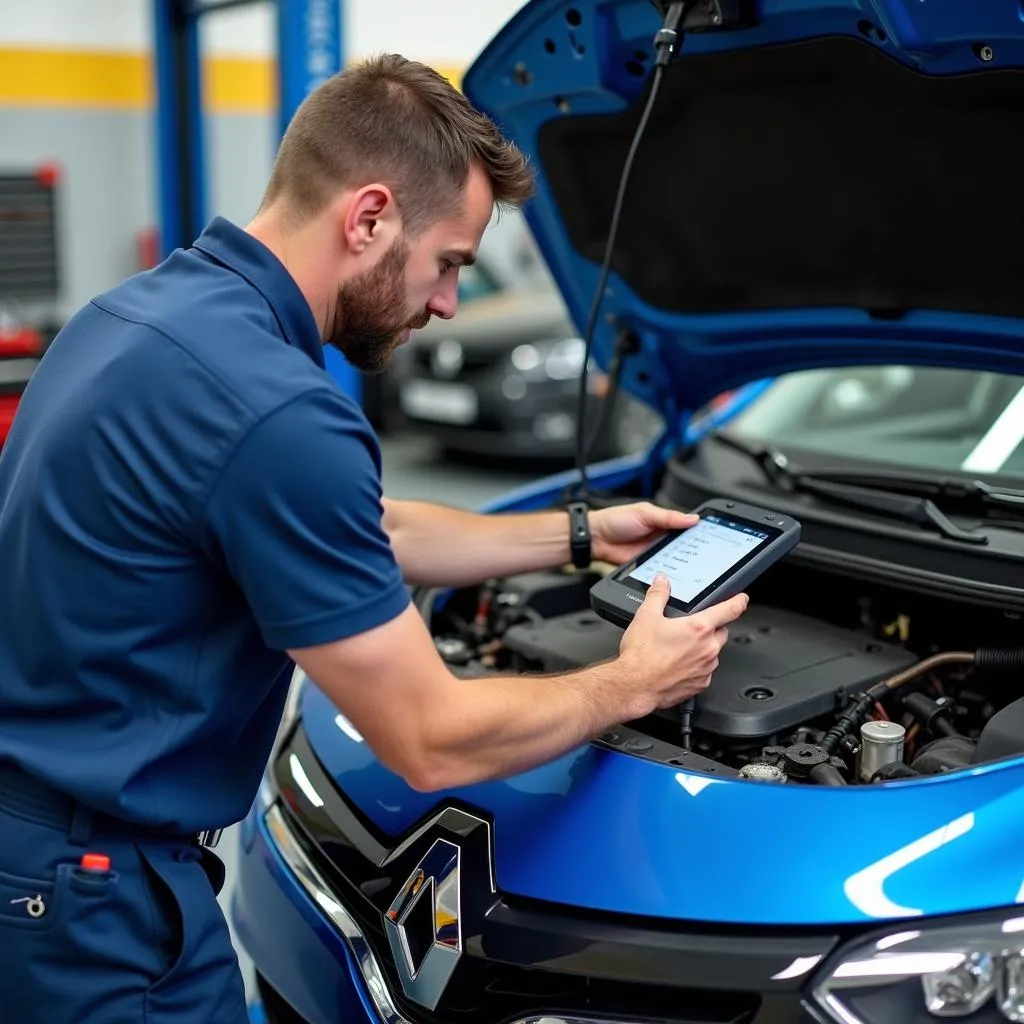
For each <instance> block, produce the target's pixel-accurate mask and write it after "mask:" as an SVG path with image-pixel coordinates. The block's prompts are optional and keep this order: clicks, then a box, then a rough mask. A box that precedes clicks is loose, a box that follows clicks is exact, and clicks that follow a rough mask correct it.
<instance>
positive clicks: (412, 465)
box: [217, 437, 547, 993]
mask: <svg viewBox="0 0 1024 1024" xmlns="http://www.w3.org/2000/svg"><path fill="white" fill-rule="evenodd" d="M382 449H383V455H384V491H385V494H386V495H387V496H388V497H391V498H421V499H424V500H430V501H438V502H441V503H443V504H445V505H454V506H458V507H460V508H475V507H477V506H479V505H481V504H482V503H484V502H486V501H489V500H491V499H492V498H495V497H497V496H499V495H500V494H502V493H503V492H505V491H508V490H511V489H512V488H514V487H518V486H519V485H521V484H523V483H526V482H527V481H529V480H531V479H535V478H536V477H537V476H539V475H542V474H543V473H544V472H546V471H547V470H540V471H539V472H538V473H536V474H528V473H526V472H525V471H524V470H523V468H522V467H517V469H516V470H509V471H504V472H503V471H502V470H501V469H500V468H494V467H489V468H486V469H484V468H480V467H478V466H468V465H462V464H460V463H452V462H449V461H443V460H442V459H441V458H440V457H439V454H438V452H437V451H436V450H435V449H434V447H433V446H432V445H431V444H429V443H428V442H425V441H422V440H420V439H417V438H414V437H395V438H393V439H387V440H385V441H384V442H383V443H382ZM237 842H238V835H237V828H236V829H231V830H229V831H228V832H226V833H225V834H224V837H223V839H222V840H221V844H220V846H219V848H218V851H217V852H218V853H219V854H220V856H221V857H222V858H223V859H224V861H225V863H226V865H227V872H228V881H227V884H226V885H225V887H224V890H223V892H222V893H221V904H222V906H223V907H224V910H225V913H226V912H227V909H228V903H229V901H230V899H231V892H232V882H233V879H234V876H235V863H236V859H237ZM238 953H239V959H240V960H241V963H242V970H243V973H244V974H245V979H246V986H247V987H248V988H249V990H250V993H251V991H252V988H251V986H252V974H251V971H252V965H251V964H250V962H249V959H248V957H247V956H246V955H245V953H244V951H243V950H242V949H241V948H239V950H238Z"/></svg>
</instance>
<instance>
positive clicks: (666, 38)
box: [576, 0, 694, 505]
mask: <svg viewBox="0 0 1024 1024" xmlns="http://www.w3.org/2000/svg"><path fill="white" fill-rule="evenodd" d="M693 3H694V0H675V2H673V3H671V4H669V7H668V10H667V11H666V12H665V20H664V21H663V22H662V25H661V28H660V29H659V30H658V31H657V33H656V34H655V36H654V48H655V53H656V56H655V62H654V74H653V77H652V79H651V91H650V94H649V95H648V97H647V104H646V106H645V107H644V111H643V113H642V114H641V115H640V121H639V123H638V124H637V126H636V132H634V134H633V142H632V144H631V145H630V147H629V152H628V153H627V154H626V162H625V164H624V165H623V168H622V175H621V177H620V178H619V190H618V194H617V196H616V197H615V207H614V209H613V212H612V219H611V224H610V225H609V228H608V241H607V243H606V244H605V250H604V260H603V261H602V263H601V274H600V277H599V278H598V282H597V289H596V290H595V292H594V301H593V303H592V304H591V307H590V316H589V318H588V320H587V328H586V331H585V332H584V335H583V342H584V346H583V368H582V369H581V371H580V388H579V407H578V410H577V417H576V468H577V470H578V472H579V477H580V480H579V485H578V488H577V490H576V500H578V501H583V502H585V503H587V504H588V505H589V504H590V480H589V478H588V477H587V465H586V463H587V453H588V449H589V447H590V446H589V444H588V443H587V433H586V422H587V421H586V402H587V383H588V375H587V367H588V365H589V363H590V351H591V349H592V347H593V344H594V331H595V330H596V328H597V319H598V316H599V315H600V313H601V302H602V300H603V299H604V290H605V287H606V286H607V283H608V274H609V273H610V270H611V262H612V254H613V253H614V251H615V239H616V236H617V235H618V233H619V220H620V219H621V217H622V206H623V203H624V201H625V198H626V189H627V188H628V186H629V178H630V174H631V173H632V171H633V162H634V161H635V160H636V154H637V151H638V150H639V148H640V142H641V140H642V139H643V137H644V132H646V130H647V123H648V121H650V118H651V112H652V111H653V110H654V104H655V102H656V100H657V98H658V92H659V90H660V89H661V81H662V79H663V78H664V75H665V68H666V67H668V65H669V63H670V62H671V60H672V58H673V56H674V55H675V54H676V52H677V50H678V49H679V46H680V45H681V43H682V32H681V31H680V28H679V26H680V25H681V24H682V22H683V16H684V15H685V14H686V12H687V10H688V8H690V7H691V6H692V5H693Z"/></svg>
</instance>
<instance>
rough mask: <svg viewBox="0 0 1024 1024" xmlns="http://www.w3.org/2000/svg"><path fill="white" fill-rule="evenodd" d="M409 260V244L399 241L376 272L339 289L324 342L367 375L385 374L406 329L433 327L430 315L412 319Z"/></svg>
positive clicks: (371, 270) (369, 271) (363, 275)
mask: <svg viewBox="0 0 1024 1024" xmlns="http://www.w3.org/2000/svg"><path fill="white" fill-rule="evenodd" d="M408 259H409V246H408V244H407V243H406V242H405V241H404V240H403V239H401V238H400V239H397V240H396V241H395V242H394V244H393V245H392V246H391V248H390V249H388V251H387V252H386V253H384V255H383V256H382V257H381V259H380V261H379V262H378V263H377V265H376V266H375V267H372V268H371V269H370V270H367V271H366V272H365V273H363V274H360V275H359V276H358V277H356V278H353V279H352V280H350V281H346V282H345V283H344V284H343V285H342V286H341V287H340V288H339V289H338V302H337V305H336V306H335V309H334V320H333V322H332V323H331V326H330V330H329V331H328V333H327V337H326V338H325V339H324V340H325V341H326V342H327V344H328V345H333V346H334V347H335V348H336V349H337V350H338V351H339V352H341V354H342V355H343V356H344V357H345V358H346V359H347V360H348V362H349V363H350V364H351V365H352V366H354V367H355V368H356V369H357V370H359V371H361V372H362V373H368V374H379V373H383V372H384V371H385V370H386V369H387V368H388V366H389V365H390V363H391V357H392V355H394V352H395V349H396V348H398V346H399V345H400V344H401V342H402V335H403V333H404V332H405V330H406V328H412V329H413V330H419V329H420V328H422V327H426V326H427V324H428V323H429V322H430V314H429V313H426V312H424V313H421V314H419V315H418V316H416V317H414V318H413V319H411V320H410V319H409V313H408V307H407V306H406V298H405V265H406V263H407V262H408Z"/></svg>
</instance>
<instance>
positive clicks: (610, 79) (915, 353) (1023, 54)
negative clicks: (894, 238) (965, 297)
mask: <svg viewBox="0 0 1024 1024" xmlns="http://www.w3.org/2000/svg"><path fill="white" fill-rule="evenodd" d="M569 8H572V9H573V10H575V11H576V12H578V15H579V17H578V19H577V18H575V17H574V18H573V21H574V22H577V21H578V24H575V25H570V24H568V23H567V20H566V12H567V10H568V9H569ZM757 11H758V21H759V24H758V25H757V26H756V27H752V28H745V29H742V30H737V31H728V32H717V33H716V32H705V33H695V34H691V35H689V36H688V37H687V38H686V40H685V44H684V46H683V49H682V52H681V56H680V57H679V58H678V60H680V61H682V62H684V63H685V61H686V59H687V57H688V56H689V55H691V54H692V55H698V54H702V53H708V52H712V51H715V50H722V49H741V48H747V47H749V48H754V47H763V46H767V45H770V44H777V43H785V42H794V41H797V40H803V39H810V38H816V37H822V36H847V37H850V38H852V39H858V40H861V41H863V38H864V37H863V35H862V33H861V31H860V30H859V28H858V25H859V24H860V23H861V22H862V21H863V20H864V19H869V20H870V21H871V23H872V24H877V25H880V26H882V27H883V28H884V31H885V33H886V38H885V41H884V42H879V43H878V44H877V45H878V46H879V47H880V48H881V49H882V51H883V52H884V53H886V54H887V55H888V56H889V57H890V58H891V59H892V60H895V61H898V62H900V63H902V64H904V65H906V66H907V67H909V68H914V69H917V70H920V71H922V72H924V73H926V74H928V75H937V76H954V75H963V74H970V73H972V72H978V71H979V61H978V57H977V56H976V49H975V48H976V46H977V44H978V41H979V40H984V41H985V42H986V43H987V44H989V45H990V46H991V48H992V52H993V54H994V57H993V60H992V61H991V62H990V63H988V64H986V65H985V66H986V68H989V69H991V68H998V67H1018V68H1019V67H1021V66H1024V23H1022V14H1021V8H1020V5H1019V4H1017V3H963V2H961V0H928V2H927V3H924V2H922V0H759V3H758V4H757ZM660 21H661V16H660V14H659V12H658V10H657V9H656V7H655V5H654V4H653V3H652V2H651V0H611V2H608V0H579V2H573V3H571V4H570V3H567V2H566V0H532V2H531V3H528V4H526V5H525V6H524V7H523V8H522V10H521V11H519V12H518V13H517V14H516V15H515V17H514V18H513V19H512V20H511V21H510V22H509V23H508V25H507V26H506V27H505V28H504V29H503V30H502V31H501V32H500V33H499V34H498V35H497V36H496V37H495V39H494V40H493V42H492V43H491V44H490V46H489V47H487V49H486V50H484V52H483V53H482V54H481V55H480V57H479V58H478V59H477V61H476V62H475V63H474V64H473V66H472V67H471V68H470V70H469V71H468V72H467V74H466V76H465V80H464V89H465V92H466V94H467V95H468V96H469V97H470V98H471V99H472V100H473V102H474V103H475V104H476V105H477V106H478V107H480V108H481V109H482V110H484V111H486V112H487V113H488V114H489V115H491V116H492V117H493V118H494V119H495V120H496V121H497V122H498V123H499V124H500V125H501V127H502V129H503V130H504V131H506V132H507V133H508V134H509V135H511V137H513V138H514V139H515V141H516V143H517V144H518V145H519V146H520V147H521V148H523V149H524V150H525V151H526V152H527V153H529V154H530V156H531V157H532V158H533V161H534V166H535V167H538V168H539V175H538V193H537V196H536V198H535V199H534V200H533V201H531V203H530V204H529V205H528V207H527V209H526V217H527V220H528V222H529V224H530V227H531V229H532V231H533V233H534V236H535V237H536V239H537V242H538V244H539V246H540V249H541V251H542V253H543V255H544V257H545V259H546V260H547V263H548V265H549V267H550V268H551V271H552V273H553V275H554V277H555V280H556V282H557V284H558V287H559V289H560V290H561V292H562V294H563V296H564V297H565V300H566V303H567V306H568V309H569V311H570V315H571V316H572V317H573V319H574V321H575V322H576V323H577V325H578V326H580V327H581V328H582V327H583V326H584V325H585V323H586V321H587V316H588V313H589V310H590V305H591V302H592V299H593V294H594V289H595V288H596V286H597V283H598V274H599V267H598V265H597V264H596V263H594V262H593V261H592V260H590V259H587V258H586V257H584V256H582V255H581V254H580V253H579V252H577V251H576V250H575V249H574V248H573V246H572V245H571V243H570V241H569V238H568V236H567V233H566V228H565V225H564V223H563V220H562V217H561V215H560V213H559V210H558V208H557V206H556V205H555V202H554V199H553V196H552V193H551V190H550V186H549V183H548V180H547V178H546V176H545V172H544V168H543V165H542V162H541V161H540V160H539V159H538V133H539V131H540V129H541V128H542V126H544V125H545V124H546V123H547V122H549V121H551V120H552V119H553V118H557V117H561V116H562V115H561V114H560V113H559V104H561V105H563V106H565V107H566V108H567V109H571V112H572V116H573V117H581V116H583V115H589V114H594V115H598V114H609V113H614V112H618V111H622V110H625V109H627V108H628V107H630V106H632V105H633V104H635V103H637V102H638V100H640V99H642V96H643V93H644V90H645V89H646V88H647V84H648V80H649V77H650V76H649V74H647V75H644V76H643V77H636V76H634V75H631V74H629V73H628V72H627V70H626V69H625V68H624V67H623V65H622V61H621V60H620V59H618V56H617V55H620V54H622V53H628V52H632V51H634V50H636V51H640V52H648V53H650V52H651V40H652V38H653V36H654V34H655V32H656V31H657V29H658V27H659V25H660ZM549 44H550V45H553V46H554V47H555V51H554V53H549V52H548V50H547V49H546V47H547V46H548V45H549ZM566 51H570V52H571V53H572V56H571V59H566V58H565V57H564V56H562V55H563V54H564V53H565V52H566ZM647 66H648V67H650V64H649V63H648V65H647ZM517 68H519V69H520V72H522V69H525V70H526V71H527V72H528V73H529V78H528V80H525V79H524V76H523V74H522V73H520V74H518V75H517V72H516V69H517ZM908 127H909V126H908ZM756 173H757V172H756V168H752V169H751V174H752V175H753V176H755V177H756ZM794 173H800V172H799V169H796V170H795V172H794ZM878 173H879V174H882V175H884V174H887V173H888V169H887V168H885V167H879V169H878ZM672 187H673V182H672V175H671V173H668V174H667V175H666V181H665V201H670V196H671V190H672ZM764 201H765V202H766V203H770V202H771V201H772V200H771V197H770V196H765V197H764ZM813 261H814V254H813V253H809V254H808V262H809V265H810V264H812V263H813ZM603 313H604V314H609V315H615V316H616V317H617V318H618V320H617V322H616V323H609V322H608V321H607V320H606V319H605V317H604V316H602V318H601V320H600V321H599V323H598V328H597V330H596V333H595V339H594V342H595V343H594V354H595V358H596V360H597V362H598V363H599V364H600V365H601V366H602V367H607V365H608V362H609V358H610V354H611V350H612V345H613V342H614V338H615V334H616V332H617V330H618V329H619V326H621V325H622V324H628V325H630V326H632V327H633V328H634V330H635V331H636V332H637V334H638V336H639V338H640V339H641V342H642V344H643V356H642V358H634V359H632V360H630V361H629V362H628V364H627V366H626V369H625V372H624V375H623V387H625V388H626V389H628V390H629V391H631V392H632V393H634V394H635V395H637V396H638V397H640V398H641V399H642V400H643V401H645V402H647V403H648V404H650V405H651V406H653V407H655V408H658V409H659V410H661V411H663V412H665V413H667V414H669V415H670V418H671V416H672V414H673V413H677V414H681V415H685V414H686V412H687V411H693V410H695V409H697V408H699V407H700V406H701V405H703V404H704V403H705V402H707V401H709V400H710V399H712V398H713V397H715V396H716V395H718V394H721V393H722V392H724V391H727V390H729V389H731V388H735V387H738V386H739V385H742V384H745V383H748V382H750V381H753V380H756V379H758V378H761V377H769V376H777V375H778V374H780V373H783V372H788V371H792V370H798V369H801V368H808V367H824V366H837V365H843V366H848V365H852V364H862V363H863V364H870V363H893V362H900V361H907V362H913V363H916V364H919V365H925V366H950V367H961V368H972V369H984V370H991V371H994V372H1006V373H1019V372H1022V371H1024V322H1022V321H1020V320H1017V319H1011V318H1002V317H994V316H985V315H981V314H955V313H950V312H943V311H941V310H913V311H909V312H907V314H906V315H905V316H904V317H902V319H899V320H898V321H891V320H878V319H872V318H871V317H870V316H869V315H868V313H866V312H865V311H864V310H863V309H852V308H851V309H842V308H814V309H790V310H787V309H777V310H765V311H754V312H743V313H728V312H723V313H716V314H710V315H692V314H691V315H685V314H678V313H671V312H666V311H664V310H660V309H657V308H654V307H652V306H650V305H648V304H647V303H645V302H644V301H643V300H642V299H641V298H640V297H639V296H638V295H637V294H636V293H635V292H634V291H633V290H632V289H630V288H629V287H628V285H627V284H626V283H625V282H624V281H623V280H622V279H621V278H620V277H618V276H617V275H616V274H615V273H614V272H613V273H612V274H611V276H610V278H609V284H608V289H607V292H606V298H605V303H604V306H603ZM644 373H646V379H644V378H643V377H642V376H641V375H642V374H644Z"/></svg>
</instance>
